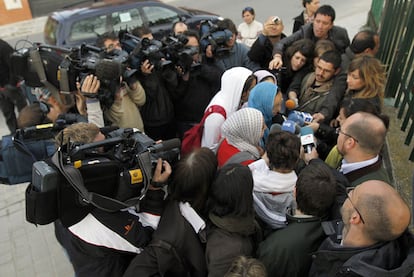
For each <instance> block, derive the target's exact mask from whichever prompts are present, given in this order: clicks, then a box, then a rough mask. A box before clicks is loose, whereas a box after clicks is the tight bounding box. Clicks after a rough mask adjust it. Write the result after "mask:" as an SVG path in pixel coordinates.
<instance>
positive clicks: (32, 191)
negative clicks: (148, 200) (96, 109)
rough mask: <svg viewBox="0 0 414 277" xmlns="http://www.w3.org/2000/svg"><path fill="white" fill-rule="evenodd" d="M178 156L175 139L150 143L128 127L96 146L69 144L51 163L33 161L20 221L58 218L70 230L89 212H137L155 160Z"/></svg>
mask: <svg viewBox="0 0 414 277" xmlns="http://www.w3.org/2000/svg"><path fill="white" fill-rule="evenodd" d="M179 153H180V140H179V139H172V140H167V141H164V142H162V143H159V144H156V143H155V142H154V141H153V140H152V139H151V138H149V137H148V136H146V135H145V134H143V133H141V132H139V131H133V130H132V129H119V130H116V131H114V132H111V133H109V134H108V135H107V139H105V140H103V141H99V142H93V143H89V144H83V145H79V144H76V143H69V144H68V145H66V146H65V147H61V148H60V150H58V151H57V152H56V153H55V155H54V156H53V157H52V159H51V160H49V161H40V162H36V163H34V165H33V177H32V183H31V184H30V185H29V187H28V189H27V191H26V219H27V220H28V221H29V222H31V223H35V224H48V223H50V222H53V221H54V220H56V219H58V218H59V219H60V220H61V221H62V223H63V224H64V225H65V226H70V225H72V224H74V223H76V222H78V221H79V220H80V219H82V218H83V217H84V216H85V215H86V214H87V213H88V212H90V211H91V209H94V208H99V209H102V210H105V211H108V212H116V211H119V210H120V209H124V208H127V207H135V208H136V210H139V202H140V200H141V199H143V197H144V196H145V194H146V191H147V189H148V187H149V185H150V184H151V179H152V175H153V171H154V169H155V166H156V162H157V160H158V158H161V159H163V160H167V161H168V162H169V163H170V164H171V165H174V164H175V163H176V162H177V161H178V159H179ZM45 199H47V201H46V200H45Z"/></svg>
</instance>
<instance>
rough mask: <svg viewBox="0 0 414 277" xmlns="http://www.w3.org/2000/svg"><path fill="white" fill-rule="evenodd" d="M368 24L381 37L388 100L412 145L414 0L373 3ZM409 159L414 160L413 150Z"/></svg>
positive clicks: (408, 142)
mask: <svg viewBox="0 0 414 277" xmlns="http://www.w3.org/2000/svg"><path fill="white" fill-rule="evenodd" d="M368 25H370V27H371V28H373V29H374V30H377V31H378V33H379V35H380V41H381V46H380V50H379V56H378V58H379V59H380V60H381V61H382V62H383V63H384V64H385V65H386V67H387V72H388V81H387V84H386V88H385V97H393V98H394V99H395V102H394V106H395V107H396V108H398V118H399V119H403V122H402V125H401V130H402V131H404V132H405V131H406V130H407V128H408V132H407V135H406V139H405V144H406V145H409V144H410V143H411V141H412V138H413V135H414V97H413V96H414V66H413V63H414V0H372V4H371V10H370V13H369V19H368ZM409 159H410V161H414V149H413V150H412V151H411V154H410V158H409Z"/></svg>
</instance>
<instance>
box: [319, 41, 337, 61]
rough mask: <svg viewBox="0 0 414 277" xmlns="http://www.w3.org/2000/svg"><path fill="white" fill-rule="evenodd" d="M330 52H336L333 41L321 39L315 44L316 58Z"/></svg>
mask: <svg viewBox="0 0 414 277" xmlns="http://www.w3.org/2000/svg"><path fill="white" fill-rule="evenodd" d="M329 50H336V47H335V44H334V43H333V42H332V40H329V39H319V40H318V41H317V42H316V43H315V51H314V55H315V57H319V56H321V55H322V54H323V53H325V52H326V51H329Z"/></svg>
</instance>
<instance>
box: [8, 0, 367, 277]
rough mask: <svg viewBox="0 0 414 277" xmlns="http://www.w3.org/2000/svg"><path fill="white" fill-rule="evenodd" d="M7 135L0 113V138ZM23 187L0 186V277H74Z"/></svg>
mask: <svg viewBox="0 0 414 277" xmlns="http://www.w3.org/2000/svg"><path fill="white" fill-rule="evenodd" d="M366 2H370V1H365V0H364V1H361V2H360V3H359V5H357V6H356V7H349V11H347V12H349V14H347V15H346V16H345V17H342V18H338V20H337V21H336V24H338V25H340V26H347V29H348V31H349V36H350V38H352V36H353V35H354V34H355V33H356V31H357V30H358V28H359V27H360V26H362V25H363V24H365V22H366V15H367V12H368V9H369V4H367V3H366ZM45 21H46V17H40V18H35V19H33V20H29V21H23V22H19V23H17V24H9V25H4V26H0V37H2V38H3V39H5V40H7V39H12V38H15V37H21V36H26V35H29V34H31V33H32V32H34V33H35V32H41V30H42V29H43V26H44V23H45ZM7 133H8V130H7V127H6V125H5V122H4V118H3V115H2V114H1V113H0V136H2V135H6V134H7ZM26 187H27V184H19V185H14V186H5V185H1V184H0V234H1V236H0V276H1V277H3V276H4V277H26V276H28V277H29V276H30V277H33V276H41V277H43V276H59V277H69V276H74V272H73V269H72V266H71V264H70V262H69V260H68V259H67V257H66V256H65V253H64V251H63V249H62V248H61V247H60V245H59V244H58V243H57V241H56V239H55V236H54V230H53V225H52V224H49V225H46V226H38V227H36V226H34V225H32V224H29V223H27V222H26V219H25V198H24V191H25V189H26Z"/></svg>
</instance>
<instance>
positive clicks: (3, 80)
mask: <svg viewBox="0 0 414 277" xmlns="http://www.w3.org/2000/svg"><path fill="white" fill-rule="evenodd" d="M12 53H13V48H12V47H11V46H10V45H9V44H8V43H7V42H5V41H4V40H2V39H0V87H4V86H5V85H7V84H12V83H13V81H12V77H11V74H10V55H11V54H12ZM15 84H16V83H14V84H13V85H15Z"/></svg>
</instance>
